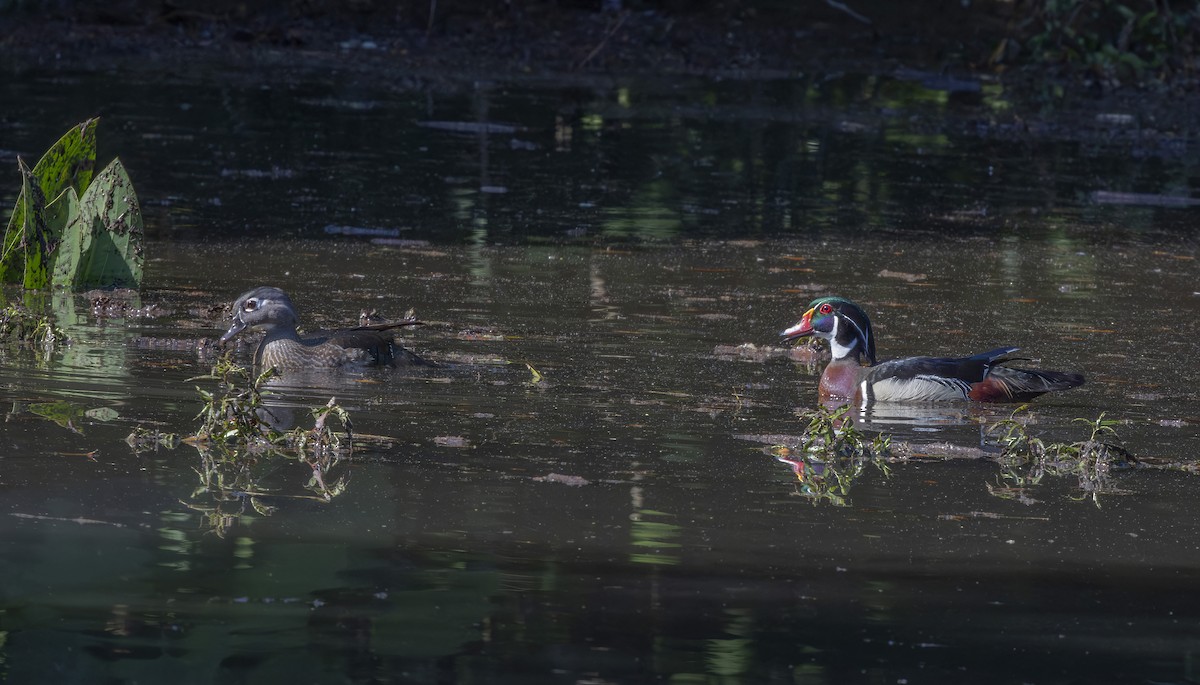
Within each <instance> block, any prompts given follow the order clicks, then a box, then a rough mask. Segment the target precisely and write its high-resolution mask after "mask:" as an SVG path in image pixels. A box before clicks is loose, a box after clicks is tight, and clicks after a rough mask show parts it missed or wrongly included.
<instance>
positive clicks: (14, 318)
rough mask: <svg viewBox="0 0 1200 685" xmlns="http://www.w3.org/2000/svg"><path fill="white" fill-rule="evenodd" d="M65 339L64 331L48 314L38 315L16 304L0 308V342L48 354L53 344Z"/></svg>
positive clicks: (52, 348)
mask: <svg viewBox="0 0 1200 685" xmlns="http://www.w3.org/2000/svg"><path fill="white" fill-rule="evenodd" d="M67 340H68V338H67V333H66V331H64V330H63V329H61V328H59V327H58V326H56V325H54V322H53V321H52V320H51V319H50V317H48V316H39V315H37V314H34V313H33V312H31V311H29V310H28V309H26V308H25V307H22V306H21V305H18V304H10V305H7V306H5V307H4V308H3V309H0V342H8V343H16V344H18V345H21V346H24V347H28V348H30V349H33V350H40V351H42V352H44V353H45V354H46V355H47V356H48V355H49V354H50V352H52V351H53V350H54V346H55V345H57V344H59V343H63V342H66V341H67Z"/></svg>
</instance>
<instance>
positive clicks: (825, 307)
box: [817, 302, 833, 314]
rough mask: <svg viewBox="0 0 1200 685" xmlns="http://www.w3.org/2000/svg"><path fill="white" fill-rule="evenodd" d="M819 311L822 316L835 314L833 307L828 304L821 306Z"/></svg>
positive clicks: (818, 308)
mask: <svg viewBox="0 0 1200 685" xmlns="http://www.w3.org/2000/svg"><path fill="white" fill-rule="evenodd" d="M817 311H818V312H820V313H822V314H830V313H832V312H833V305H831V304H829V303H828V302H826V303H825V304H823V305H821V306H820V307H817Z"/></svg>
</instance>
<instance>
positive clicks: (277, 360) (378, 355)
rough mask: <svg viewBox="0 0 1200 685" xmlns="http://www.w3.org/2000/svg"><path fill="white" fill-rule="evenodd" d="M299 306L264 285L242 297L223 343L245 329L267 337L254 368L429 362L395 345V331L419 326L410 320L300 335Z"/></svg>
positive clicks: (285, 368)
mask: <svg viewBox="0 0 1200 685" xmlns="http://www.w3.org/2000/svg"><path fill="white" fill-rule="evenodd" d="M298 321H299V318H298V317H297V316H296V308H295V307H294V306H293V305H292V300H291V299H290V298H289V297H288V296H287V294H286V293H284V292H283V291H282V290H280V289H279V288H272V287H270V286H261V287H258V288H255V289H253V290H250V291H247V292H245V293H242V295H241V296H240V297H238V299H237V301H235V302H234V303H233V322H232V323H231V324H230V325H229V330H227V331H225V335H222V336H221V340H220V344H222V345H224V344H225V343H226V342H228V341H230V340H232V339H233V338H235V337H236V336H237V335H238V334H239V333H241V332H242V331H245V330H250V331H263V332H264V333H266V335H265V336H264V337H263V339H262V342H260V343H259V344H258V350H256V351H255V353H254V364H255V366H261V367H263V368H268V367H275V369H276V370H278V371H285V370H299V369H313V368H326V369H327V368H334V367H340V366H371V365H381V366H395V365H412V364H424V363H425V361H424V360H422V359H421V358H420V357H418V356H417V355H415V354H413V353H412V352H409V351H408V350H406V349H404V348H403V347H401V346H399V345H397V344H396V342H395V340H394V339H393V337H392V333H391V331H392V329H395V328H399V327H401V326H416V325H420V323H421V322H419V321H417V320H415V319H405V320H403V321H398V322H395V323H382V324H372V325H369V326H357V327H355V328H347V329H343V330H337V331H317V332H314V333H312V334H309V335H305V336H304V337H301V336H300V334H299V333H297V332H296V324H297V323H298Z"/></svg>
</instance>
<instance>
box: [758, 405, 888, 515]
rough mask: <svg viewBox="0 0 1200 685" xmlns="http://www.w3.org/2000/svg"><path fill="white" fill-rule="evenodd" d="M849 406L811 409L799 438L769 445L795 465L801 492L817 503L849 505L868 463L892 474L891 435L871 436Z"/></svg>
mask: <svg viewBox="0 0 1200 685" xmlns="http://www.w3.org/2000/svg"><path fill="white" fill-rule="evenodd" d="M849 409H850V408H849V407H848V406H843V407H839V408H837V409H832V410H831V409H828V408H826V407H820V408H818V409H815V410H807V411H805V412H803V413H802V414H801V415H800V418H801V419H802V420H807V421H808V424H807V425H806V426H805V428H804V432H803V433H802V434H801V435H800V437H799V438H798V439H795V440H792V441H789V442H788V443H786V444H776V445H772V446H771V447H769V448H768V451H769V453H770V454H771V456H773V457H775V459H776V460H778V461H781V462H783V463H785V464H788V465H789V466H791V467H792V472H793V473H795V474H796V479H797V481H799V486H798V487H799V490H798V494H800V495H802V496H804V497H809V498H811V499H812V500H813V503H814V504H816V503H818V502H821V501H827V502H829V503H831V504H834V505H836V506H845V505H846V504H847V503H848V501H847V499H846V498H847V496H848V495H849V493H850V488H851V486H853V484H854V482H855V481H857V480H858V479H859V478H860V477H862V475H863V473H864V472H865V471H866V469H867V466H868V465H872V466H874V467H875V468H877V469H878V470H879V471H880V472H881V473H883V474H884V475H885V476H887V475H889V474H890V470H889V468H888V464H887V458H888V456H889V454H890V451H891V437H890V436H886V435H883V434H877V435H875V436H874V437H872V438H868V437H867V436H866V435H865V434H863V433H862V431H860V430H858V429H857V428H856V427H855V426H854V421H853V420H851V419H850V417H849V416H847V415H846V413H847V412H848V411H849Z"/></svg>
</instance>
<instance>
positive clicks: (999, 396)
mask: <svg viewBox="0 0 1200 685" xmlns="http://www.w3.org/2000/svg"><path fill="white" fill-rule="evenodd" d="M1081 385H1083V376H1082V375H1081V374H1078V373H1071V372H1069V371H1041V370H1034V369H1017V368H1013V367H1010V366H994V367H992V370H991V373H989V374H988V375H987V378H984V379H983V380H982V381H980V382H979V383H976V384H975V385H974V386H972V388H971V392H970V397H971V399H973V400H976V401H978V402H1028V401H1029V400H1032V399H1033V398H1035V397H1037V396H1038V395H1044V394H1045V393H1048V392H1054V391H1056V390H1069V389H1071V388H1076V387H1079V386H1081Z"/></svg>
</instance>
